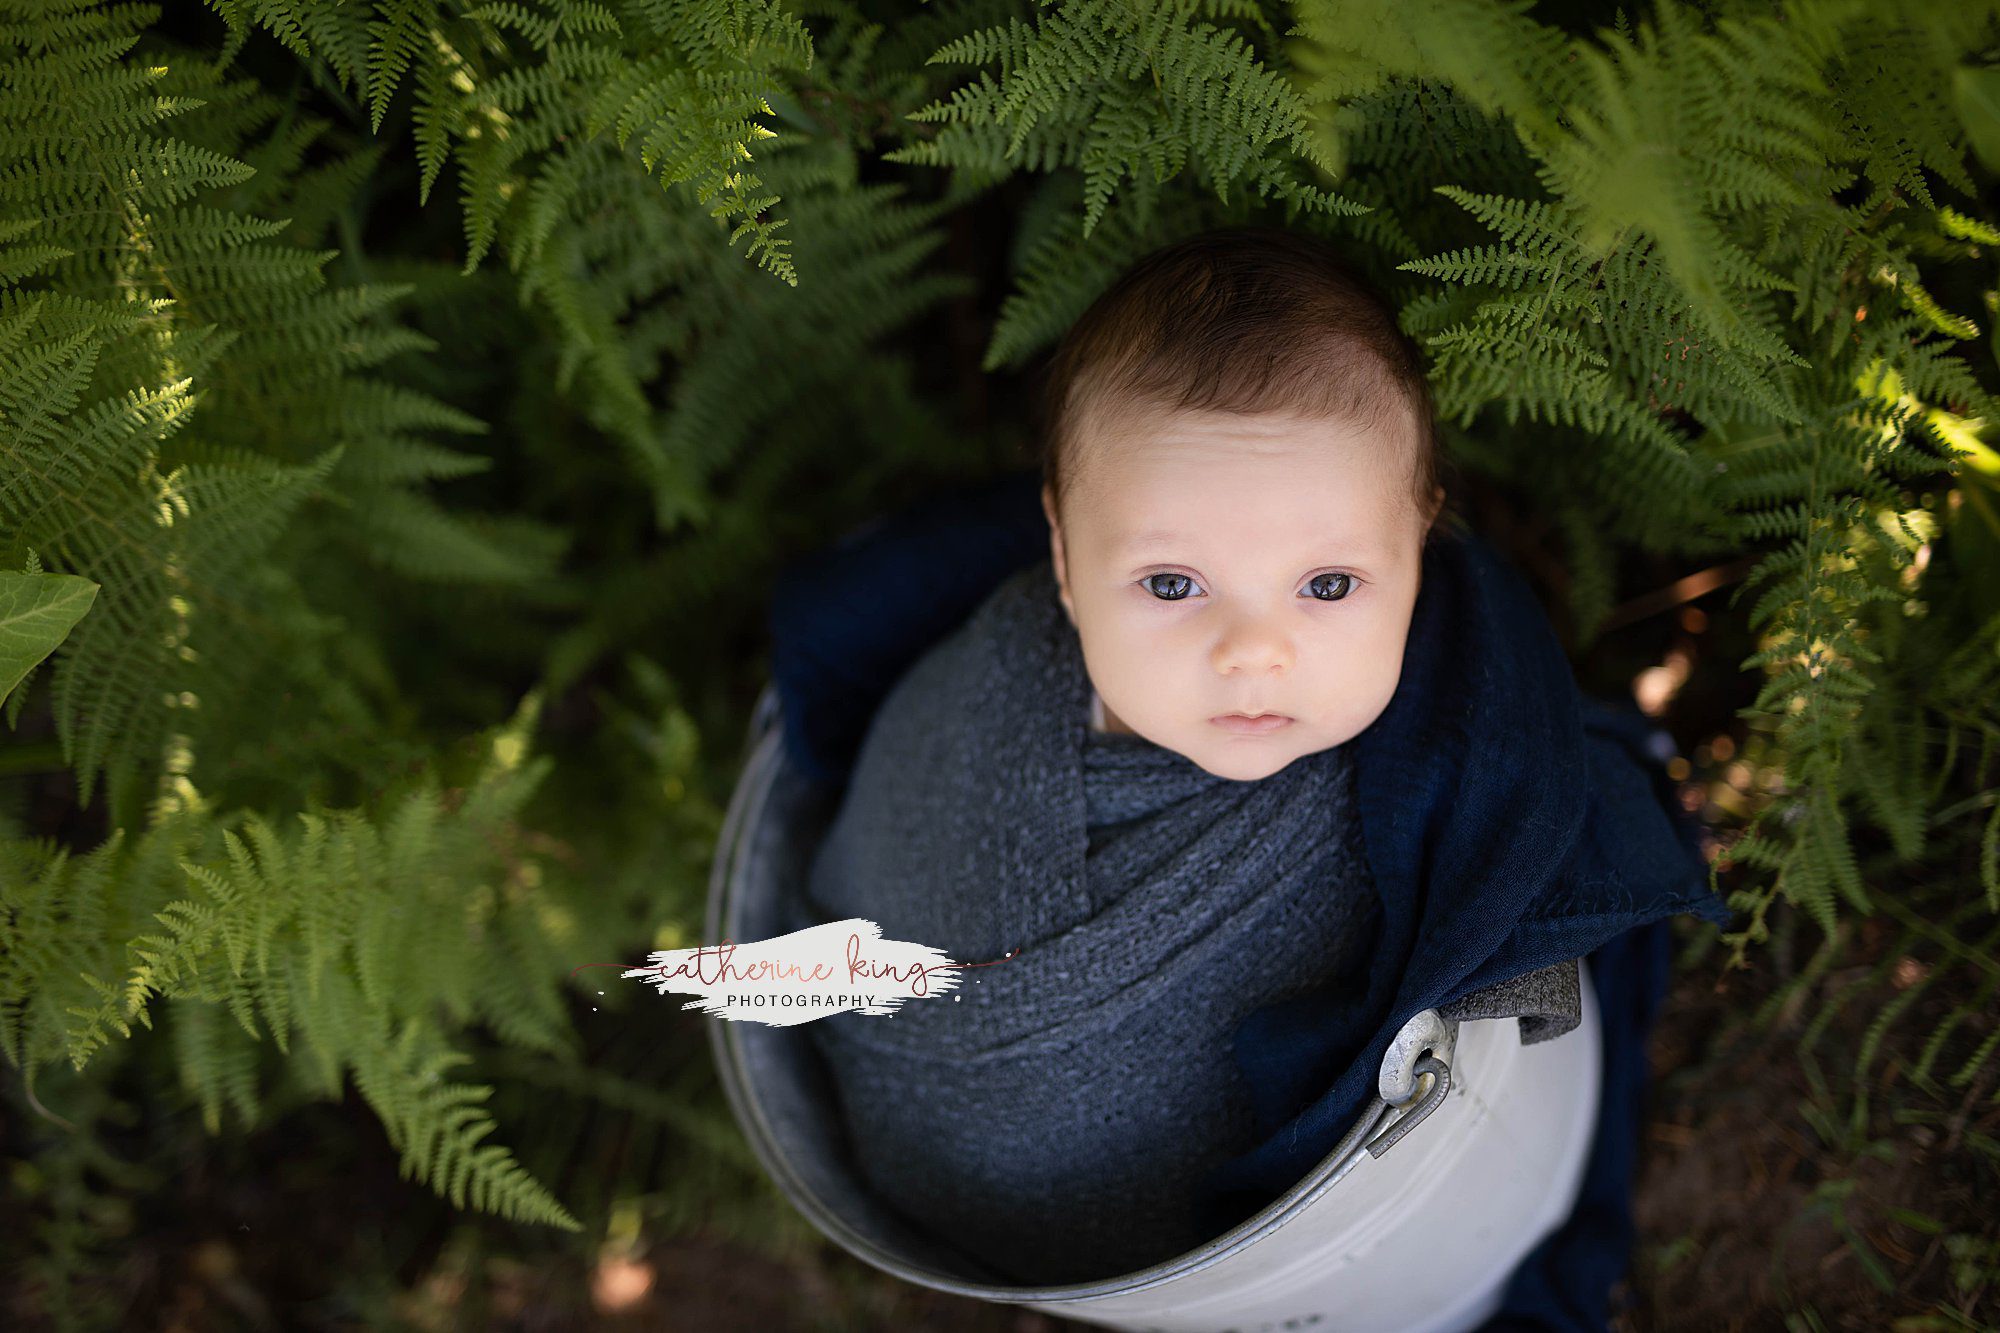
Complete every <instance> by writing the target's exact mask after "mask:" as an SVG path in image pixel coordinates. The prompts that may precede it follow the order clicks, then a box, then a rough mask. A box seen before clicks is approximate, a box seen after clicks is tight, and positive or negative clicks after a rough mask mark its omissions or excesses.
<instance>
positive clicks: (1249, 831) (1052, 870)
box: [809, 227, 1445, 1283]
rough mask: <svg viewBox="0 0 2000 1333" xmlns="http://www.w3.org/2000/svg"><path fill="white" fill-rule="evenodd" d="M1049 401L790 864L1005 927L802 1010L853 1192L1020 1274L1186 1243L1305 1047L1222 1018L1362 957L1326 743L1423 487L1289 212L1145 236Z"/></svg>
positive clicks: (1309, 984) (1389, 361)
mask: <svg viewBox="0 0 2000 1333" xmlns="http://www.w3.org/2000/svg"><path fill="white" fill-rule="evenodd" d="M1042 404H1043V409H1042V422H1041V426H1042V431H1041V435H1042V448H1043V456H1042V457H1043V479H1044V484H1043V488H1042V506H1043V510H1044V513H1045V514H1046V516H1047V518H1048V523H1049V535H1050V559H1049V560H1047V561H1044V562H1041V563H1039V564H1038V565H1036V566H1034V567H1032V568H1029V569H1026V570H1022V571H1021V572H1020V573H1018V574H1016V575H1015V576H1013V577H1012V578H1010V579H1008V580H1007V581H1006V582H1004V583H1003V584H1002V585H1001V586H1000V587H999V588H998V589H997V590H995V592H994V593H992V594H991V596H990V597H989V598H988V599H987V601H986V602H985V603H983V604H982V605H981V607H980V609H979V610H978V612H976V613H975V614H974V616H973V617H972V619H971V620H970V621H969V622H968V623H967V624H966V625H964V626H962V627H961V628H960V629H959V630H958V631H957V632H956V633H954V634H953V635H951V636H950V637H949V638H947V639H946V640H945V641H944V642H942V643H940V644H939V645H937V646H936V647H934V648H933V649H931V650H930V652H929V653H927V654H926V655H925V656H924V658H923V659H922V660H921V661H919V662H918V663H917V665H916V666H915V667H913V668H912V669H911V670H910V671H909V672H908V673H907V674H906V675H905V676H904V677H903V678H902V679H901V680H899V681H898V683H897V685H896V687H895V689H894V690H893V691H892V692H891V693H890V695H889V696H888V698H887V699H886V700H885V701H884V703H883V704H882V706H881V709H880V711H879V712H878V714H877V715H876V717H875V718H874V719H873V721H872V723H871V727H870V731H869V734H868V738H867V741H866V743H865V744H864V746H863V748H862V752H861V756H860V758H859V760H858V762H857V764H856V768H855V772H854V775H853V779H852V783H851V785H850V788H849V790H848V793H847V795H846V797H845V800H844V803H843V806H842V808H841V810H840V812H839V815H838V816H837V818H836V819H835V821H834V824H833V825H832V827H831V829H830V831H829V833H828V837H827V840H826V842H825V844H824V845H823V846H822V848H821V850H820V853H819V856H818V858H817V859H816V861H815V864H814V868H813V874H812V881H811V886H810V893H809V896H810V898H811V901H812V902H813V904H814V906H815V909H816V910H817V911H818V912H819V913H820V914H821V915H822V916H823V917H827V918H833V917H846V916H858V917H865V918H868V919H870V920H873V921H876V922H877V923H878V924H880V925H881V927H882V931H883V934H884V936H885V938H893V939H912V940H917V941H920V942H923V943H926V944H930V945H933V946H935V947H938V948H942V949H945V950H946V951H947V952H949V953H950V954H951V956H952V957H953V958H955V959H959V960H962V961H968V962H985V961H990V960H996V959H1001V958H1003V957H1005V961H1004V962H999V963H997V964H996V965H994V966H991V967H986V968H975V969H969V970H968V971H966V972H965V973H963V974H962V981H963V984H961V985H960V986H959V987H958V992H957V993H956V994H954V995H951V996H938V997H933V998H927V999H924V1000H921V1001H917V1002H911V1003H906V1004H905V1005H904V1006H903V1007H902V1008H901V1009H899V1010H898V1011H897V1012H896V1013H895V1014H893V1015H889V1016H880V1015H874V1016H871V1015H858V1014H842V1015H835V1016H832V1017H829V1018H826V1019H822V1020H819V1021H817V1022H815V1023H813V1024H811V1025H810V1028H809V1031H810V1034H811V1036H812V1038H813V1040H814V1041H815V1043H816V1045H818V1047H819V1048H820V1050H821V1052H822V1053H823V1054H824V1055H825V1057H826V1059H827V1064H828V1067H829V1069H830V1071H831V1073H832V1076H833V1080H834V1083H835V1086H836V1087H837V1088H838V1090H839V1093H840V1096H841V1099H842V1103H843V1106H844V1108H845V1113H846V1118H847V1123H848V1129H849V1136H850V1140H851V1144H852V1147H853V1149H854V1151H855V1154H856V1157H857V1160H858V1162H859V1164H860V1166H861V1169H862V1172H863V1174H864V1175H865V1176H866V1177H867V1179H868V1181H869V1184H870V1186H871V1188H872V1189H873V1191H874V1192H875V1193H876V1194H877V1195H878V1196H879V1197H881V1198H882V1199H883V1200H884V1201H886V1202H887V1203H889V1204H890V1205H892V1206H893V1207H895V1208H897V1209H899V1210H900V1211H902V1212H903V1213H904V1214H906V1215H907V1216H908V1217H910V1218H911V1219H912V1220H914V1221H915V1222H917V1223H918V1224H919V1225H920V1226H921V1227H922V1228H923V1229H924V1230H925V1231H926V1232H928V1233H929V1234H931V1235H933V1236H936V1237H939V1238H942V1239H944V1240H947V1241H949V1242H952V1243H954V1244H956V1245H957V1246H959V1247H960V1248H961V1249H962V1250H964V1251H965V1252H968V1253H970V1254H972V1255H974V1257H976V1258H977V1259H979V1260H981V1261H982V1262H984V1263H986V1264H988V1265H990V1266H991V1267H992V1268H993V1269H995V1270H996V1271H998V1272H1000V1273H1001V1274H1003V1275H1004V1276H1005V1277H1007V1278H1009V1279H1011V1280H1013V1281H1015V1282H1019V1283H1056V1282H1069V1281H1081V1280H1086V1279H1092V1278H1100V1277H1108V1276H1112V1275H1114V1274H1117V1273H1122V1272H1126V1271H1131V1270H1132V1269H1134V1268H1137V1267H1142V1266H1145V1265H1147V1264H1150V1263H1154V1262H1158V1261H1160V1260H1164V1259H1167V1258H1170V1257H1172V1256H1173V1255H1175V1254H1178V1253H1181V1252H1183V1251H1185V1250H1186V1249H1189V1248H1192V1247H1193V1246H1195V1245H1198V1244H1200V1243H1201V1242H1202V1241H1203V1240H1205V1239H1208V1238H1209V1237H1208V1236H1207V1235H1206V1234H1204V1233H1203V1231H1202V1229H1201V1226H1202V1224H1201V1221H1200V1217H1199V1214H1198V1212H1197V1210H1196V1208H1195V1205H1194V1203H1193V1201H1192V1200H1193V1195H1194V1190H1195V1187H1196V1185H1197V1183H1198V1182H1199V1180H1200V1179H1201V1178H1202V1176H1203V1174H1204V1173H1205V1172H1206V1171H1208V1170H1209V1169H1211V1168H1213V1167H1214V1166H1216V1165H1217V1164H1218V1163H1220V1162H1222V1161H1224V1160H1226V1159H1227V1158H1229V1157H1230V1156H1231V1155H1232V1154H1235V1153H1240V1152H1242V1151H1245V1150H1246V1149H1247V1148H1248V1147H1250V1146H1251V1145H1252V1143H1254V1142H1255V1140H1256V1138H1257V1135H1258V1132H1259V1131H1260V1129H1266V1130H1268V1127H1269V1126H1271V1125H1274V1124H1278V1123H1282V1122H1283V1120H1284V1119H1285V1118H1286V1116H1288V1115H1289V1114H1291V1113H1292V1112H1294V1111H1296V1109H1297V1107H1298V1105H1300V1104H1302V1101H1303V1100H1304V1099H1307V1098H1309V1097H1310V1095H1311V1094H1312V1092H1313V1090H1314V1080H1315V1079H1319V1080H1321V1081H1324V1079H1326V1078H1327V1077H1330V1075H1331V1073H1332V1072H1333V1071H1330V1070H1296V1069H1288V1070H1279V1071H1261V1073H1262V1074H1265V1075H1268V1077H1266V1078H1262V1079H1261V1082H1260V1085H1259V1086H1258V1087H1256V1088H1250V1087H1246V1085H1245V1081H1244V1076H1243V1071H1242V1070H1240V1069H1239V1068H1237V1067H1236V1065H1235V1063H1234V1061H1233V1060H1232V1044H1231V1043H1232V1035H1233V1034H1234V1032H1235V1030H1236V1028H1237V1026H1238V1025H1239V1024H1240V1023H1241V1021H1242V1020H1243V1018H1244V1017H1245V1015H1247V1014H1249V1013H1250V1012H1251V1011H1253V1010H1256V1009H1258V1008H1260V1007H1262V1006H1266V1005H1270V1004H1273V1003H1275V1002H1278V1001H1281V1000H1283V999H1285V998H1286V997H1288V996H1293V995H1299V994H1301V993H1303V992H1305V991H1307V990H1310V989H1312V988H1315V987H1325V986H1329V985H1332V986H1341V985H1344V984H1346V983H1347V981H1348V980H1349V979H1351V978H1352V977H1354V976H1355V975H1356V973H1357V972H1360V971H1362V970H1365V968H1366V966H1367V961H1368V958H1369V956H1370V954H1371V951H1372V950H1371V946H1372V943H1373V934H1374V931H1375V929H1376V924H1377V920H1378V909H1377V905H1376V903H1375V901H1374V899H1373V896H1372V894H1371V892H1370V884H1369V880H1368V877H1367V867H1366V862H1365V859H1364V856H1363V853H1362V849H1361V847H1360V843H1359V835H1358V820H1357V818H1356V816H1355V814H1354V808H1353V796H1352V769H1351V764H1350V763H1349V759H1348V756H1347V754H1346V753H1345V752H1344V751H1343V749H1342V748H1341V747H1343V746H1344V745H1345V743H1346V742H1348V741H1349V740H1351V739H1352V738H1353V737H1355V736H1356V735H1357V734H1359V733H1360V732H1362V731H1363V730H1364V729H1366V728H1367V727H1368V726H1369V724H1370V723H1372V722H1373V721H1375V719H1376V718H1377V717H1379V716H1380V715H1381V714H1382V712H1383V710H1384V709H1385V708H1386V707H1387V706H1388V704H1389V701H1390V699H1391V697H1392V696H1393V695H1394V693H1395V691H1396V686H1397V682H1398V680H1399V679H1400V675H1401V669H1402V663H1403V654H1404V644H1405V639H1406V637H1407V635H1408V633H1409V629H1410V624H1411V617H1412V612H1413V609H1414V607H1415V604H1416V600H1417V593H1418V589H1419V585H1420V576H1421V571H1422V564H1423V552H1424V548H1425V543H1426V541H1427V540H1428V538H1429V537H1430V535H1431V533H1432V531H1433V529H1434V527H1435V526H1436V524H1437V522H1438V520H1439V517H1440V514H1441V511H1442V510H1443V507H1444V502H1445V491H1444V488H1443V486H1442V485H1441V484H1440V481H1439V474H1440V471H1441V466H1442V464H1441V457H1440V452H1439V449H1438V445H1437V441H1436V439H1435V436H1434V434H1433V429H1432V419H1431V400H1430V396H1429V393H1428V390H1427V388H1426V385H1425V383H1424V379H1423V375H1422V369H1421V363H1420V360H1419V357H1418V355H1417V352H1416V350H1415V348H1414V347H1413V345H1412V344H1411V343H1410V342H1409V341H1408V340H1407V339H1406V338H1405V336H1404V335H1403V334H1402V333H1401V331H1400V330H1399V329H1398V327H1397V324H1396V319H1395V315H1394V311H1393V310H1392V309H1391V308H1390V307H1389V306H1388V305H1387V303H1386V302H1385V301H1384V300H1383V299H1382V297H1381V296H1380V295H1379V294H1377V293H1376V292H1375V291H1374V290H1373V289H1372V288H1371V287H1370V286H1368V284H1367V283H1365V282H1364V281H1362V280H1361V279H1360V278H1358V277H1357V276H1356V275H1355V274H1354V272H1353V271H1352V270H1351V269H1349V268H1348V267H1347V266H1346V265H1345V264H1344V263H1343V262H1342V261H1341V260H1340V259H1339V258H1338V257H1337V256H1336V255H1335V254H1334V253H1333V252H1332V251H1331V250H1330V248H1329V247H1328V246H1327V245H1326V244H1325V243H1323V242H1320V241H1316V240H1313V239H1311V238H1309V237H1306V236H1303V235H1297V234H1293V233H1289V232H1284V231H1277V230H1273V229H1269V228H1261V227H1238V228H1231V229H1227V230H1222V231H1217V232H1210V233H1207V234H1204V235H1201V236H1197V237H1194V238H1192V239H1189V240H1185V241H1182V242H1179V243H1177V244H1174V245H1170V246H1168V247H1166V248H1164V249H1162V250H1159V251H1156V252H1154V253H1153V254H1151V255H1148V256H1147V257H1145V258H1144V259H1142V260H1141V261H1140V262H1139V263H1138V264H1137V265H1136V266H1134V267H1133V268H1132V269H1131V270H1129V271H1128V272H1127V273H1126V274H1125V275H1123V276H1122V277H1121V278H1120V279H1119V280H1118V281H1117V282H1116V283H1115V284H1114V285H1113V286H1112V287H1111V288H1110V289H1109V290H1108V291H1107V292H1105V293H1104V294H1103V295H1102V296H1101V297H1100V298H1099V299H1098V300H1097V302H1096V303H1095V304H1094V305H1093V306H1092V307H1091V308H1090V309H1089V310H1088V311H1087V312H1086V313H1085V314H1084V315H1083V316H1082V318H1081V319H1079V320H1078V322H1077V323H1076V324H1075V326H1074V327H1073V328H1072V329H1071V330H1070V331H1069V333H1068V334H1067V336H1066V337H1065V339H1064V341H1063V344H1062V346H1061V347H1060V348H1059V349H1058V350H1057V353H1056V355H1055V357H1054V358H1053V359H1052V361H1051V362H1050V366H1049V372H1048V377H1047V380H1046V382H1045V385H1044V394H1043V399H1042ZM1015 950H1018V953H1014V954H1013V956H1008V955H1009V954H1010V952H1012V951H1015Z"/></svg>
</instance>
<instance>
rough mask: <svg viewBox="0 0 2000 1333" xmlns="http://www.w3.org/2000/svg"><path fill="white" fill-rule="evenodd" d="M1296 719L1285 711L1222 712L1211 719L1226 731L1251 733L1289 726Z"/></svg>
mask: <svg viewBox="0 0 2000 1333" xmlns="http://www.w3.org/2000/svg"><path fill="white" fill-rule="evenodd" d="M1294 720H1295V719H1293V718H1291V717H1290V716H1288V715H1286V714H1284V713H1257V714H1255V715H1252V714H1250V713H1222V714H1219V715H1217V716H1215V717H1212V718H1210V719H1209V721H1210V722H1212V723H1214V724H1215V725H1216V726H1218V727H1221V728H1222V729H1223V730H1224V731H1234V732H1242V733H1247V734H1250V735H1256V734H1260V733H1262V732H1266V731H1277V730H1278V729H1279V728H1281V727H1287V726H1290V725H1291V724H1292V722H1293V721H1294Z"/></svg>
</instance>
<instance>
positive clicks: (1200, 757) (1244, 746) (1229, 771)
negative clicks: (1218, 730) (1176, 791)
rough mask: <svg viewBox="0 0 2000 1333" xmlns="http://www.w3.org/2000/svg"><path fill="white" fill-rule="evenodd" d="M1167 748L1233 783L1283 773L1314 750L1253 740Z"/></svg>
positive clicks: (1204, 769) (1206, 770)
mask: <svg viewBox="0 0 2000 1333" xmlns="http://www.w3.org/2000/svg"><path fill="white" fill-rule="evenodd" d="M1169 748H1171V749H1173V750H1174V752H1175V753H1176V754H1178V755H1180V756H1181V757H1182V758H1184V759H1186V760H1187V761H1188V762H1189V763H1191V764H1194V765H1195V766H1196V767H1198V768H1200V769H1202V770H1203V771H1205V772H1208V773H1212V774H1214V775H1215V776H1216V777H1218V778H1228V779H1229V780H1231V781H1233V782H1255V781H1257V780H1258V779H1260V778H1268V777H1270V776H1271V775H1272V774H1273V773H1282V772H1283V771H1284V770H1285V769H1286V768H1288V767H1290V766H1291V765H1292V764H1293V763H1296V762H1297V761H1298V760H1300V759H1302V758H1304V757H1305V756H1306V755H1307V754H1313V753H1317V751H1313V750H1301V749H1299V748H1298V746H1297V745H1296V744H1293V745H1274V744H1270V743H1268V742H1265V743H1258V742H1255V741H1247V742H1242V743H1225V744H1222V745H1210V746H1202V747H1199V748H1198V749H1197V750H1194V751H1190V750H1184V749H1180V748H1179V747H1169ZM1327 748H1331V747H1327Z"/></svg>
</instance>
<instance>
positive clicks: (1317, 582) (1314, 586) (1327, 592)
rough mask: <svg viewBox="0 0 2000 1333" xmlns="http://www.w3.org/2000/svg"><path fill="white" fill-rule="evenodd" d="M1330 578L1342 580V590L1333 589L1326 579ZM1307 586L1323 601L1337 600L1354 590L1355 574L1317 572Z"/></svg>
mask: <svg viewBox="0 0 2000 1333" xmlns="http://www.w3.org/2000/svg"><path fill="white" fill-rule="evenodd" d="M1328 579H1339V580H1340V584H1339V589H1340V590H1339V591H1338V592H1335V591H1333V590H1332V588H1331V587H1330V586H1329V585H1328V584H1327V582H1326V580H1328ZM1306 587H1307V588H1308V589H1309V590H1310V591H1311V593H1312V595H1313V596H1314V597H1316V598H1318V599H1319V600H1320V601H1322V602H1337V601H1339V600H1340V599H1341V598H1343V597H1345V596H1347V594H1348V593H1350V592H1353V591H1354V576H1353V575H1352V574H1315V575H1313V576H1312V579H1311V581H1310V582H1308V583H1307V584H1306Z"/></svg>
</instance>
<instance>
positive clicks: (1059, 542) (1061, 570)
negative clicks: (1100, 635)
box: [1042, 482, 1076, 626]
mask: <svg viewBox="0 0 2000 1333" xmlns="http://www.w3.org/2000/svg"><path fill="white" fill-rule="evenodd" d="M1042 513H1043V514H1044V515H1045V516H1046V517H1047V518H1048V520H1049V560H1050V561H1051V562H1052V563H1053V564H1054V565H1055V567H1056V595H1057V596H1058V597H1060V598H1061V599H1062V607H1063V614H1064V615H1066V616H1068V617H1069V623H1070V624H1071V625H1072V626H1074V625H1075V624H1076V605H1075V603H1073V602H1071V601H1070V597H1069V562H1068V560H1067V559H1066V558H1065V557H1066V554H1067V553H1066V552H1065V551H1064V550H1063V536H1062V524H1061V523H1059V522H1057V521H1056V497H1055V492H1053V491H1052V490H1050V489H1049V485H1048V483H1047V482H1043V483H1042Z"/></svg>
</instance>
